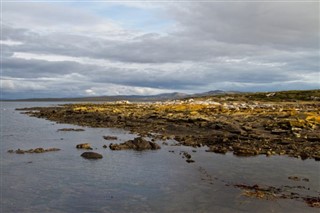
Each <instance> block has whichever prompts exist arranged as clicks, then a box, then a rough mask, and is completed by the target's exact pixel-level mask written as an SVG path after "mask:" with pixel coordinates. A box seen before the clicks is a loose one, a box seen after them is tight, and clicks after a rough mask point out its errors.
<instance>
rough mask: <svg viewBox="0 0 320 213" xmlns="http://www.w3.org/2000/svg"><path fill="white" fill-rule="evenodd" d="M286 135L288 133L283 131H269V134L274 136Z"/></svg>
mask: <svg viewBox="0 0 320 213" xmlns="http://www.w3.org/2000/svg"><path fill="white" fill-rule="evenodd" d="M287 133H288V131H287V130H283V129H274V130H272V131H271V134H274V135H281V134H287Z"/></svg>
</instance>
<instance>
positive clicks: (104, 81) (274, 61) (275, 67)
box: [0, 0, 320, 99]
mask: <svg viewBox="0 0 320 213" xmlns="http://www.w3.org/2000/svg"><path fill="white" fill-rule="evenodd" d="M319 14H320V12H319V1H295V0H292V1H290V0H289V1H272V0H271V1H270V0H269V1H264V0H260V1H254V0H246V1H240V0H239V1H237V0H234V1H228V0H227V1H192V0H188V1H173V0H172V1H129V0H128V1H80V0H79V1H63V0H60V1H50V0H47V1H39V0H34V1H15V0H10V1H9V0H8V1H6V0H2V2H1V39H0V42H1V75H0V78H1V84H0V88H1V98H2V99H16V98H41V97H51V98H53V97H81V96H102V95H154V94H159V93H170V92H182V93H199V92H206V91H210V90H217V89H219V90H226V91H252V92H255V91H277V90H292V89H297V90H306V89H319V88H320V71H319V67H320V64H319V63H320V62H319V61H320V55H319V54H320V53H319V46H320V45H319V42H320V37H319V32H320V29H319V28H320V25H319V19H320V17H319Z"/></svg>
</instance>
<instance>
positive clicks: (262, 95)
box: [5, 90, 320, 102]
mask: <svg viewBox="0 0 320 213" xmlns="http://www.w3.org/2000/svg"><path fill="white" fill-rule="evenodd" d="M189 98H193V99H196V100H207V99H211V100H215V101H220V100H229V101H299V100H300V101H320V90H291V91H279V92H255V93H243V92H237V91H223V90H213V91H208V92H204V93H196V94H186V93H178V92H174V93H163V94H158V95H149V96H140V95H119V96H98V97H76V98H36V99H17V100H5V101H26V102H27V101H35V102H38V101H46V102H95V101H101V102H108V101H121V100H128V101H131V102H145V101H152V102H153V101H166V100H176V99H189Z"/></svg>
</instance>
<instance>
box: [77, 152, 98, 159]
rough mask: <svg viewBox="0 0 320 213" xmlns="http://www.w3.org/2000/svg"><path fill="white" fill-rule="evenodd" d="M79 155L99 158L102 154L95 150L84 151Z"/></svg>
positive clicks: (87, 157)
mask: <svg viewBox="0 0 320 213" xmlns="http://www.w3.org/2000/svg"><path fill="white" fill-rule="evenodd" d="M81 157H83V158H86V159H101V158H103V156H102V155H101V154H99V153H96V152H84V153H82V154H81Z"/></svg>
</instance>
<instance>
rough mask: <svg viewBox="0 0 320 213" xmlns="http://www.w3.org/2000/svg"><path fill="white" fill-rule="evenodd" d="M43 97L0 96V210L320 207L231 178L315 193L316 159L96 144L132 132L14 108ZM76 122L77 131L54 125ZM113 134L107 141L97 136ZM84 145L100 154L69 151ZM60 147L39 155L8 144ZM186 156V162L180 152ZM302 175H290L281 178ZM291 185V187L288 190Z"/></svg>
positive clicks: (318, 182)
mask: <svg viewBox="0 0 320 213" xmlns="http://www.w3.org/2000/svg"><path fill="white" fill-rule="evenodd" d="M58 104H63V103H57V102H54V103H52V102H51V103H50V102H1V119H0V121H1V122H0V124H1V126H0V127H1V135H0V136H1V137H0V154H1V161H0V166H1V170H0V174H1V182H0V184H1V189H0V196H1V197H0V212H1V213H10V212H17V213H23V212H30V213H36V212H39V213H45V212H54V213H60V212H75V213H78V212H111V213H112V212H139V213H141V212H175V213H176V212H220V213H221V212H268V213H269V212H291V213H294V212H299V213H300V212H319V208H312V207H309V206H308V205H307V204H306V203H305V202H303V200H301V199H259V198H256V197H250V196H249V197H248V196H246V194H245V193H244V191H243V190H242V189H239V188H237V187H234V185H235V184H244V185H250V186H253V185H259V186H261V187H268V186H274V187H281V186H291V187H292V188H295V190H296V191H293V192H292V193H295V192H297V193H299V194H303V195H306V196H307V195H312V196H318V197H319V191H320V176H319V175H320V164H319V162H316V161H315V160H313V159H307V160H301V159H297V158H289V157H286V156H272V157H266V156H256V157H236V156H234V155H233V154H232V153H228V154H226V155H222V154H215V153H210V152H206V150H207V149H208V148H207V147H201V148H193V147H185V146H175V141H172V140H169V141H166V142H167V143H168V145H166V144H163V141H157V143H158V144H159V145H161V149H160V150H155V151H133V150H126V151H112V150H110V149H109V148H107V149H105V148H103V145H109V144H110V143H111V142H112V143H122V142H124V141H126V140H130V139H133V138H135V137H137V135H134V134H131V133H130V132H128V131H124V130H122V129H115V128H90V127H79V126H74V125H69V124H61V123H55V122H52V121H48V120H45V119H39V118H35V117H29V116H28V115H26V114H23V112H22V111H17V110H15V109H16V108H24V107H35V106H55V105H58ZM61 128H83V129H84V130H85V131H81V132H74V131H69V132H63V131H58V129H61ZM106 135H112V136H117V137H118V140H116V141H107V140H105V139H103V136H106ZM80 143H90V144H91V146H92V147H93V150H92V151H94V152H97V153H100V154H102V155H103V158H102V159H99V160H87V159H84V158H82V157H81V156H80V155H81V154H82V153H83V152H84V150H79V149H76V145H77V144H80ZM38 147H42V148H45V149H47V148H53V147H54V148H59V149H61V150H60V151H56V152H46V153H39V154H30V153H29V154H28V153H26V154H15V153H8V150H17V149H23V150H28V149H34V148H38ZM183 151H185V152H188V153H189V154H191V156H192V159H193V160H194V161H195V162H194V163H187V162H186V159H185V158H183V154H182V152H183ZM293 176H294V177H299V178H301V179H303V178H305V179H308V181H294V180H291V179H289V178H288V177H293ZM288 190H292V189H288Z"/></svg>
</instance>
